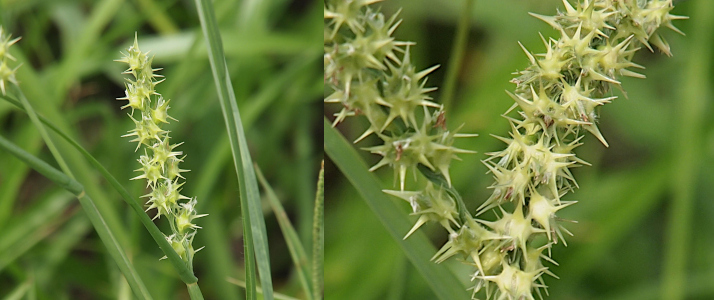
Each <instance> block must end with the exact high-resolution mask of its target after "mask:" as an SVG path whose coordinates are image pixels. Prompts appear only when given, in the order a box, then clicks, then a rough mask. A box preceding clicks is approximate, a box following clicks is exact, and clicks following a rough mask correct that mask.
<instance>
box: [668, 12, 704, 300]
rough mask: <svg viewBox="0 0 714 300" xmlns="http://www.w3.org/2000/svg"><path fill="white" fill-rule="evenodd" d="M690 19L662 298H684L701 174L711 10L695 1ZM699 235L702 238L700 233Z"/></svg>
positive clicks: (677, 299)
mask: <svg viewBox="0 0 714 300" xmlns="http://www.w3.org/2000/svg"><path fill="white" fill-rule="evenodd" d="M694 5H695V7H694V9H693V11H694V13H693V16H692V22H694V24H693V26H692V35H693V36H696V37H697V38H696V39H694V40H693V41H692V46H691V48H690V51H691V52H690V53H689V55H688V56H687V57H688V60H687V63H686V66H685V68H684V70H685V71H684V76H682V78H686V80H683V83H682V87H681V88H682V89H681V93H680V95H681V97H680V100H681V103H680V105H678V107H679V108H680V110H679V116H678V118H677V120H678V122H677V123H676V124H679V128H678V130H677V134H676V138H675V143H673V144H672V145H673V146H674V149H673V151H674V152H673V154H674V160H673V163H674V165H673V173H674V174H673V175H674V176H672V188H673V193H674V195H673V197H672V203H671V209H670V210H669V212H670V214H669V226H668V227H667V232H666V234H667V236H666V237H667V243H666V249H665V250H666V251H665V260H664V270H663V276H662V284H663V290H662V299H671V300H679V299H684V297H685V295H686V289H687V270H686V269H687V257H688V256H689V249H690V241H691V235H692V231H691V229H692V228H691V222H692V214H693V210H692V207H693V202H694V193H695V188H696V185H697V179H699V176H698V174H699V173H700V171H699V170H700V167H701V165H700V162H699V159H700V158H701V157H702V146H703V145H702V138H701V137H702V135H703V132H702V131H701V129H700V128H703V127H704V125H705V123H704V122H705V113H706V111H707V110H706V105H707V102H709V101H710V100H711V99H712V97H711V93H710V92H709V90H710V88H709V84H710V82H711V79H710V78H711V74H710V70H709V66H711V49H712V46H713V45H712V39H711V28H712V27H714V7H713V6H712V2H711V1H696V2H695V4H694ZM699 234H701V233H699Z"/></svg>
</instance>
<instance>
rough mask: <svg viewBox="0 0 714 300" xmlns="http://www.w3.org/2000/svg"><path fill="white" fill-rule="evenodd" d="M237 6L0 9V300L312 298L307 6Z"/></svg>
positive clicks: (316, 188)
mask: <svg viewBox="0 0 714 300" xmlns="http://www.w3.org/2000/svg"><path fill="white" fill-rule="evenodd" d="M240 3H241V2H240V1H223V2H220V3H216V5H217V7H213V1H200V0H199V1H195V2H193V1H191V2H171V1H169V2H160V1H143V2H141V3H134V2H127V1H116V0H108V1H99V2H96V1H65V2H62V3H54V2H53V3H51V4H50V3H47V2H24V1H23V2H4V3H2V4H0V7H1V8H0V87H1V88H0V91H1V93H0V99H1V101H0V124H2V125H0V231H2V234H0V299H258V298H260V299H321V298H322V278H323V277H324V275H323V273H322V261H323V249H324V237H323V236H324V231H323V223H322V219H323V218H322V216H323V203H324V197H323V196H322V195H323V193H322V190H323V186H324V181H323V179H322V178H324V177H323V176H322V175H321V174H322V173H321V172H320V170H321V169H322V168H321V160H322V157H321V155H320V154H319V152H318V151H315V149H319V148H317V140H316V139H315V138H314V137H315V134H314V133H313V132H315V131H317V130H318V128H319V124H318V123H317V121H316V118H314V117H313V118H306V117H305V116H310V115H311V114H314V115H317V113H318V111H317V110H316V109H315V110H313V109H311V108H310V107H311V106H316V107H317V105H320V102H319V100H318V98H317V94H318V93H319V90H320V89H321V88H322V86H321V81H320V75H319V74H318V72H319V71H318V68H317V64H318V58H319V56H318V55H317V50H318V49H316V47H314V46H312V47H311V46H310V42H309V41H310V40H311V39H314V40H316V39H317V34H318V33H319V30H318V29H317V25H316V24H314V23H315V22H311V21H309V20H312V19H314V17H316V16H317V15H318V14H319V8H320V7H319V6H318V5H316V4H310V3H306V4H305V5H297V6H296V5H288V4H287V3H283V2H280V1H261V2H260V3H258V4H256V5H247V6H244V5H240ZM310 28H312V30H310ZM311 32H312V36H311V35H310V33H311ZM258 33H259V34H258ZM19 36H22V38H21V39H20V38H19ZM277 46H280V47H277ZM234 86H235V89H234V88H233V87H234ZM295 112H300V114H299V115H296V114H295ZM179 120H180V122H179ZM310 120H312V121H310ZM288 124H290V125H289V126H288ZM122 135H123V137H122ZM189 170H191V171H189ZM261 170H262V172H261ZM284 174H290V176H284ZM259 184H260V185H259ZM68 192H69V193H68ZM199 286H200V287H199Z"/></svg>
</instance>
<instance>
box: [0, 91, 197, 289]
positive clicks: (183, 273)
mask: <svg viewBox="0 0 714 300" xmlns="http://www.w3.org/2000/svg"><path fill="white" fill-rule="evenodd" d="M0 98H2V99H4V100H5V101H8V102H10V103H11V104H13V105H15V106H17V107H18V108H20V109H22V110H25V108H24V107H23V106H22V104H21V103H20V102H19V101H18V100H17V99H14V98H12V97H9V96H0ZM37 117H38V118H39V120H40V121H41V122H42V123H44V124H45V125H47V127H49V128H50V129H52V131H54V132H55V133H57V134H58V135H59V136H61V137H62V138H63V139H64V140H65V141H67V142H68V143H70V144H71V145H72V146H73V147H74V148H75V149H77V150H78V151H79V152H80V153H82V155H84V157H85V158H86V159H87V160H88V161H89V163H91V164H92V166H94V167H95V168H96V169H97V170H98V171H99V173H101V174H102V176H104V178H105V179H106V180H107V181H108V182H109V184H111V186H112V187H113V188H114V189H115V190H116V191H117V192H118V193H119V194H120V195H121V196H122V199H124V202H126V203H127V204H129V206H130V207H131V208H132V209H133V210H134V212H135V213H136V214H137V215H138V216H139V220H141V223H142V224H144V227H146V230H147V231H148V232H149V234H150V235H151V237H152V238H153V239H154V241H155V242H156V244H158V246H159V248H161V251H162V252H163V253H164V255H166V257H167V258H168V260H169V261H170V262H171V265H173V266H174V268H175V269H176V272H178V274H179V277H180V278H181V280H182V281H183V282H185V283H186V284H189V283H194V282H197V281H198V278H196V276H194V275H193V273H192V272H191V271H190V270H189V269H188V267H187V266H186V264H185V263H184V262H183V260H182V259H181V257H180V256H179V255H178V254H177V253H176V251H175V250H174V249H173V247H171V245H170V244H169V242H168V241H166V238H164V234H163V233H162V232H161V230H160V229H159V228H158V227H157V226H156V224H154V222H153V221H151V218H149V216H148V215H147V214H146V212H144V210H143V209H142V208H141V204H140V203H139V201H138V200H136V198H134V197H132V196H131V195H130V194H129V191H128V190H127V189H126V188H124V186H122V185H121V184H120V183H119V181H118V180H117V179H116V178H114V176H112V174H111V173H109V171H107V169H106V168H104V166H103V165H102V164H101V163H99V161H97V159H96V158H94V156H92V155H91V154H90V153H89V152H87V150H85V149H84V147H82V146H81V145H80V144H79V143H77V142H76V141H75V140H74V139H72V138H71V137H69V136H68V135H67V134H65V133H64V132H62V131H61V130H60V129H59V128H58V127H57V126H55V125H54V124H52V123H51V122H50V121H49V120H47V118H45V117H43V116H42V115H37Z"/></svg>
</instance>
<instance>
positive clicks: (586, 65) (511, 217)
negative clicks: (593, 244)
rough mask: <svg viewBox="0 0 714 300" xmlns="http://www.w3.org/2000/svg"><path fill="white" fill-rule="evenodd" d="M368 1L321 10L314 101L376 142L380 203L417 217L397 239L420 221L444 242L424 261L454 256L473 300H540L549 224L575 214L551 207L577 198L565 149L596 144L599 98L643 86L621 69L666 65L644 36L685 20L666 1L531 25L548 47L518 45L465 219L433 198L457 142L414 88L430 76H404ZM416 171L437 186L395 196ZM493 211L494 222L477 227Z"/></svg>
mask: <svg viewBox="0 0 714 300" xmlns="http://www.w3.org/2000/svg"><path fill="white" fill-rule="evenodd" d="M374 2H378V1H377V0H373V1H369V0H363V1H337V0H333V1H326V4H325V20H326V22H327V24H326V26H325V34H324V37H325V56H324V64H325V83H326V85H328V86H330V87H331V88H332V89H333V90H334V92H333V93H332V94H331V95H329V96H327V97H326V98H325V102H332V103H341V104H342V106H343V108H342V110H341V111H340V112H339V113H337V114H336V115H335V124H336V123H338V122H341V121H343V120H345V119H346V118H347V117H348V116H354V115H358V114H362V115H365V116H366V117H367V119H368V120H369V121H370V128H369V129H367V130H366V132H365V133H364V134H363V135H362V136H361V137H360V138H359V139H358V141H359V140H361V139H362V138H364V137H366V136H368V135H370V134H372V133H376V135H377V136H379V137H380V138H381V139H382V140H383V141H384V143H383V144H382V145H379V146H373V147H368V148H365V149H366V150H368V151H370V152H372V153H375V154H379V155H381V156H382V157H383V158H382V160H380V162H379V163H377V165H375V166H374V167H373V168H372V170H374V169H377V168H379V167H382V166H386V165H388V166H391V167H393V168H394V170H395V173H396V174H397V177H398V178H399V186H400V189H399V190H396V191H389V190H387V191H385V192H386V193H388V194H390V195H393V196H396V197H399V198H401V199H404V200H406V201H407V202H408V203H409V204H410V206H411V207H412V210H413V214H414V215H416V216H418V218H417V221H416V224H415V225H414V227H413V228H412V229H411V230H410V231H409V233H407V237H408V236H409V235H411V234H412V233H413V232H414V231H416V230H417V229H418V228H419V227H421V226H422V225H423V224H425V223H427V222H436V223H438V224H440V225H442V226H443V227H444V228H445V229H446V231H447V232H448V233H449V241H448V242H447V243H446V244H445V245H444V246H443V247H442V248H441V249H440V250H439V251H438V252H437V253H436V255H435V256H434V258H433V260H434V261H435V262H437V263H440V262H443V261H445V260H446V259H449V258H452V257H458V258H461V259H462V261H463V262H465V263H466V264H469V265H471V266H473V268H474V273H473V276H472V280H473V281H476V284H475V286H474V287H473V291H474V298H475V297H476V295H477V292H479V291H481V290H484V291H485V294H486V298H487V299H490V298H495V299H534V298H535V297H534V292H535V293H536V294H538V296H539V297H540V298H542V293H541V290H543V291H545V292H546V294H547V287H546V285H545V282H544V279H543V277H542V275H543V274H548V275H550V276H553V277H556V278H557V276H555V274H553V273H552V272H551V271H550V270H549V269H548V268H547V267H545V266H544V261H547V262H550V263H552V264H555V265H557V263H556V262H555V261H554V260H553V259H551V258H550V249H551V247H552V246H553V245H554V244H556V243H558V242H560V241H562V242H563V244H565V240H564V239H563V237H564V235H563V232H565V233H567V234H570V233H569V232H568V231H567V230H566V229H565V228H564V227H563V226H562V224H560V221H562V219H560V218H558V217H557V215H556V214H557V213H558V212H559V211H560V210H561V209H564V208H566V207H568V206H570V205H572V204H574V203H575V202H574V201H562V200H561V198H562V197H563V196H564V195H565V194H566V193H567V192H569V191H571V190H573V189H574V188H577V187H578V185H577V183H576V181H575V178H574V177H573V176H572V173H571V171H570V169H571V168H573V167H577V166H580V165H587V163H586V162H585V161H583V160H581V159H579V158H577V157H576V156H575V153H574V152H573V151H574V149H575V148H577V147H578V146H580V145H581V142H580V141H581V139H582V137H583V133H584V132H585V131H588V132H590V133H592V134H593V135H594V136H595V137H596V138H598V139H599V140H600V141H601V142H602V143H603V144H604V145H605V146H607V145H608V144H607V143H606V142H605V139H604V137H603V135H602V134H601V132H600V130H599V128H598V126H597V121H598V114H597V109H598V107H599V106H601V105H604V104H606V103H609V102H611V101H612V100H614V99H615V98H616V97H614V96H608V94H609V92H610V91H611V90H612V88H613V87H616V88H618V89H620V90H622V87H621V86H620V81H618V78H619V77H621V76H630V77H637V78H643V77H644V75H642V74H639V73H636V72H634V71H632V70H631V68H643V67H642V66H640V65H637V64H635V63H634V62H632V58H633V56H634V54H635V52H636V51H637V50H639V49H640V48H642V47H646V48H648V49H649V50H651V51H652V50H653V46H654V47H656V48H658V49H660V51H662V52H663V53H665V54H667V55H671V51H670V47H669V44H668V43H667V42H666V41H665V40H664V38H663V37H662V36H660V35H659V34H658V33H656V32H655V31H656V30H657V29H658V28H659V27H661V26H666V27H668V28H670V29H672V30H674V31H676V32H679V33H681V31H679V30H678V29H677V28H676V27H674V26H673V25H672V21H673V20H677V19H686V17H682V16H675V15H671V14H669V12H670V11H671V9H672V8H673V5H672V1H671V0H649V1H643V0H620V1H614V0H583V1H580V2H578V3H576V4H575V5H573V4H571V3H569V2H568V1H567V0H563V4H564V6H565V11H563V12H559V13H558V14H557V15H556V16H541V15H535V14H532V15H533V16H535V17H537V18H539V19H541V20H543V21H545V22H547V23H548V24H550V25H551V26H552V27H554V28H555V29H556V30H558V31H559V32H560V37H559V38H558V39H557V40H556V39H552V38H550V39H547V40H546V39H545V38H543V43H544V44H545V47H546V51H545V53H542V54H537V55H533V54H532V53H530V52H529V51H528V50H526V49H525V47H523V45H521V47H522V48H523V50H524V51H525V53H526V56H527V57H528V60H529V61H530V66H529V67H527V68H526V69H525V70H523V71H521V72H518V73H517V75H518V77H517V78H515V79H513V80H512V82H513V83H515V84H516V88H515V91H514V92H507V93H508V95H509V96H510V97H511V98H512V99H513V100H514V101H515V104H514V105H513V107H511V109H510V110H509V111H508V112H507V113H506V115H508V114H509V113H511V112H512V111H517V113H516V116H515V117H513V116H506V118H507V119H508V121H509V122H510V124H511V133H510V134H509V137H496V138H498V139H499V140H501V141H503V142H504V143H505V144H506V145H507V146H506V148H505V149H504V150H502V151H497V152H493V153H488V155H489V158H488V159H486V160H485V161H484V163H485V164H486V166H487V167H488V168H489V172H491V173H492V174H493V176H494V179H495V182H494V184H493V185H492V186H491V188H492V189H493V192H492V195H491V197H489V198H488V199H487V200H486V201H485V202H484V203H483V204H482V205H481V206H480V207H479V208H478V210H477V213H476V216H471V215H470V214H464V213H463V212H462V211H460V210H459V208H458V207H459V205H458V203H457V200H456V199H454V194H453V192H454V191H453V190H452V189H451V188H450V187H448V188H449V189H451V190H450V192H446V191H445V189H446V188H447V186H450V180H449V175H448V166H449V164H450V162H451V159H453V158H455V156H454V154H455V153H460V152H467V151H464V150H460V149H456V148H454V147H452V146H451V145H452V143H453V139H454V137H456V136H458V135H456V134H453V133H451V132H448V131H447V130H446V128H445V126H444V120H443V116H444V112H443V111H442V110H441V109H440V107H439V106H438V105H436V104H435V103H434V102H432V101H431V99H430V98H429V97H428V96H426V95H425V93H427V92H428V91H430V90H431V89H429V88H425V87H424V77H425V76H426V75H427V74H428V73H429V72H431V71H432V70H433V68H432V69H428V70H425V71H422V72H415V71H414V67H413V66H411V64H410V62H409V51H408V46H409V44H410V43H407V42H398V41H395V40H394V38H392V37H391V34H392V33H393V32H394V30H395V29H396V27H397V25H398V24H399V21H397V20H396V16H393V17H391V18H389V19H388V20H385V18H384V16H383V15H382V14H381V13H379V12H377V11H374V10H372V9H371V8H370V7H368V6H367V5H369V4H371V3H374ZM398 54H401V57H402V59H399V58H398ZM623 92H624V91H623ZM434 108H437V109H435V111H433V113H432V110H434ZM420 111H423V112H424V113H423V114H418V113H419V112H420ZM417 116H421V121H420V120H419V118H418V117H417ZM419 164H421V165H424V166H426V167H428V168H429V169H431V170H432V171H435V172H436V173H441V175H442V176H443V177H444V178H445V179H446V181H447V184H446V185H445V186H435V185H434V184H432V183H428V184H427V186H426V188H425V189H424V190H422V191H405V190H404V186H405V177H406V173H407V171H408V170H410V169H416V166H417V165H419ZM506 207H513V208H514V209H513V211H511V212H508V211H507V209H506ZM496 208H497V209H498V211H499V212H500V216H499V217H498V219H497V220H496V221H493V222H488V221H484V220H480V219H478V218H477V216H478V215H480V214H482V213H484V212H486V211H490V210H492V209H496ZM497 215H499V214H498V213H497ZM539 236H541V237H543V238H541V239H536V237H539ZM405 238H406V237H405ZM541 240H542V241H545V242H537V241H541ZM545 250H548V252H547V253H548V254H547V255H546V254H544V253H543V252H544V251H545Z"/></svg>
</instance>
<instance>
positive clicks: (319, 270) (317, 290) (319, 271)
mask: <svg viewBox="0 0 714 300" xmlns="http://www.w3.org/2000/svg"><path fill="white" fill-rule="evenodd" d="M324 213H325V161H324V160H323V161H322V163H321V164H320V174H319V175H318V176H317V192H316V193H315V213H314V214H313V219H312V221H313V222H312V292H313V299H321V298H322V285H323V282H324V281H323V280H324V277H325V276H324V274H323V272H324V264H325V251H324V249H325V218H324V217H323V216H324Z"/></svg>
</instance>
